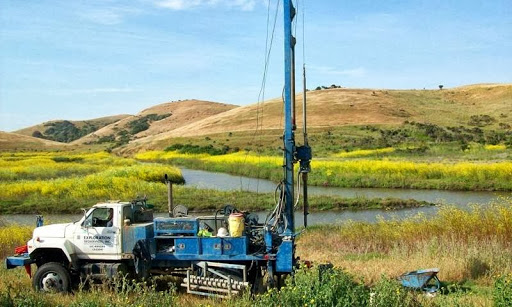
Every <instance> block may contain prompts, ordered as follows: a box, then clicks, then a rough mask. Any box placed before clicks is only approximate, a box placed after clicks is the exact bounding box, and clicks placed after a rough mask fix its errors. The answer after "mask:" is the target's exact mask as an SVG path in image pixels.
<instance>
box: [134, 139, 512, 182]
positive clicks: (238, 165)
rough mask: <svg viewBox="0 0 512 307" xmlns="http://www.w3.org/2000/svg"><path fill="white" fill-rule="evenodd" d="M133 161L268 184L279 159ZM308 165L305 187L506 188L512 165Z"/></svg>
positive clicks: (154, 156)
mask: <svg viewBox="0 0 512 307" xmlns="http://www.w3.org/2000/svg"><path fill="white" fill-rule="evenodd" d="M391 149H392V148H391ZM391 149H389V148H388V149H386V148H385V149H382V150H386V151H389V150H391ZM374 151H375V150H374ZM135 158H136V159H139V160H143V161H170V162H173V161H175V162H179V163H180V164H184V165H186V166H189V167H193V168H199V169H205V170H210V171H218V172H227V173H233V174H237V175H245V176H250V177H259V178H266V179H271V180H276V179H277V180H278V179H279V178H280V176H281V172H282V171H281V168H280V166H281V165H282V158H281V157H274V156H259V155H255V154H249V153H246V152H237V153H233V154H227V155H218V156H209V155H206V154H186V153H179V152H177V151H172V152H164V151H151V152H145V153H141V154H137V155H135ZM311 167H312V172H311V173H310V176H309V183H310V184H312V185H327V186H336V187H386V188H417V189H443V190H445V189H446V190H450V189H451V190H512V162H507V161H505V162H488V163H486V162H457V163H450V162H430V163H427V162H414V161H407V160H386V159H341V160H340V159H321V160H319V159H316V160H315V159H313V161H312V162H311Z"/></svg>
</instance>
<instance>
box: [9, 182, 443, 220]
mask: <svg viewBox="0 0 512 307" xmlns="http://www.w3.org/2000/svg"><path fill="white" fill-rule="evenodd" d="M147 187H150V188H151V189H146V193H144V194H143V195H145V196H146V197H148V202H149V203H150V204H153V205H154V206H155V211H156V212H167V209H168V208H167V187H166V186H165V184H163V183H154V184H150V185H147ZM173 194H174V200H175V203H176V204H181V205H185V206H186V207H188V208H189V210H190V211H191V212H206V211H214V210H216V209H219V208H222V207H223V206H225V205H226V204H231V205H234V206H235V207H237V208H238V209H239V210H247V211H268V210H270V209H272V208H273V207H274V206H275V202H274V194H273V193H255V192H246V191H216V190H210V189H198V188H193V187H185V186H174V187H173ZM134 196H136V195H135V194H134V195H133V197H131V198H124V199H122V198H114V199H122V200H123V201H131V200H132V199H134ZM108 199H109V198H104V197H102V196H99V197H98V196H96V195H94V194H93V193H91V194H87V193H83V194H82V196H81V197H74V196H73V195H69V194H68V195H51V194H49V195H44V194H42V193H38V192H37V191H36V192H32V193H30V194H26V195H25V196H24V197H19V198H12V199H1V200H0V214H48V213H51V214H69V213H80V212H81V208H89V207H91V206H92V205H94V204H96V203H98V202H102V201H105V200H108ZM308 199H309V206H310V211H327V210H367V209H386V210H396V209H404V208H417V207H424V206H433V205H434V204H432V203H428V202H424V201H416V200H413V199H409V200H402V199H397V198H364V197H359V198H343V197H339V196H310V197H309V198H308Z"/></svg>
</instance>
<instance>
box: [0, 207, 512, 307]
mask: <svg viewBox="0 0 512 307" xmlns="http://www.w3.org/2000/svg"><path fill="white" fill-rule="evenodd" d="M511 217H512V206H511V203H510V201H504V202H503V203H500V204H495V205H493V206H491V207H490V208H487V209H486V210H484V209H482V208H480V207H474V208H473V209H472V210H470V211H463V210H459V209H456V208H450V207H446V208H444V209H441V210H440V212H439V214H438V215H437V216H435V217H434V218H432V219H426V218H425V217H423V216H416V217H412V218H410V219H408V220H403V221H380V222H378V223H375V224H367V223H355V222H354V223H348V224H345V225H339V226H318V227H310V228H308V230H307V231H306V232H304V233H302V234H301V235H300V236H299V240H298V242H297V255H299V256H300V257H301V259H305V260H312V261H313V262H314V263H316V264H318V263H324V262H326V261H329V262H331V263H333V264H334V266H335V268H334V269H333V270H332V271H328V272H327V273H326V274H325V275H323V276H322V277H321V278H322V281H320V277H319V275H318V271H317V270H316V269H315V268H312V269H301V270H299V271H298V273H297V274H296V275H295V279H294V281H293V282H292V281H291V280H289V281H288V282H287V284H286V285H285V287H284V288H282V289H281V290H280V291H276V290H270V291H268V292H265V293H263V294H260V295H257V296H254V297H251V296H249V295H244V296H242V297H239V298H235V299H232V300H226V301H218V300H212V299H203V298H195V297H191V296H188V295H182V294H179V293H177V292H176V290H175V287H174V286H172V285H171V287H170V288H169V287H163V288H164V289H166V290H162V289H160V288H162V287H157V286H156V285H158V284H161V283H162V282H163V283H164V284H165V283H166V282H165V281H162V282H159V283H154V284H153V285H151V284H148V285H147V286H145V285H143V284H133V283H124V282H123V281H118V287H117V289H118V291H113V290H112V289H113V287H109V286H108V285H107V286H106V285H100V286H95V287H93V288H92V289H90V290H85V289H82V288H80V289H79V290H78V291H77V292H75V294H73V295H59V294H50V295H38V294H36V293H35V292H33V291H32V290H29V289H30V281H29V279H28V277H27V276H26V274H25V273H24V271H23V270H21V269H18V270H12V271H7V270H5V269H3V268H2V269H0V305H8V304H9V303H12V304H13V305H15V306H27V305H31V306H106V305H110V306H113V305H115V306H129V305H133V304H141V305H142V306H158V305H160V306H161V305H162V304H172V305H178V306H188V305H202V306H208V305H210V306H214V305H222V306H304V305H308V306H367V305H368V304H369V301H370V296H372V304H373V306H493V305H494V306H507V302H510V300H511V299H512V275H511V273H512V265H511V264H510V261H509V259H510V258H511V257H512V248H511V246H510V241H511V240H512V219H511ZM29 231H30V229H28V228H26V227H19V226H10V227H5V226H4V227H0V242H1V243H2V246H4V250H3V251H2V254H1V255H0V256H2V257H4V256H5V255H7V254H8V250H9V249H12V248H13V247H14V246H16V245H18V244H23V242H24V240H23V238H21V237H22V236H27V238H28V237H29V236H30V235H29ZM14 233H16V238H14V239H13V234H14ZM22 234H23V235H22ZM318 238H322V240H319V239H318ZM25 240H26V239H25ZM429 267H438V268H440V273H439V277H440V279H441V281H442V289H441V292H440V294H438V295H437V296H435V297H427V296H425V295H423V294H421V293H418V292H410V291H406V290H405V289H404V288H402V287H400V286H399V285H398V284H397V283H396V281H394V278H395V277H396V276H398V275H400V274H402V273H404V272H407V271H412V270H417V269H421V268H429ZM114 288H115V287H114ZM157 288H158V289H157ZM370 293H375V294H372V295H370Z"/></svg>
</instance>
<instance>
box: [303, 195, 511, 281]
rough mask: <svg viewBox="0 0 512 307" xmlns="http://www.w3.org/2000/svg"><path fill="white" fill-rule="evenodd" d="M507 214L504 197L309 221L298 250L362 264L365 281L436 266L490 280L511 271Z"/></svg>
mask: <svg viewBox="0 0 512 307" xmlns="http://www.w3.org/2000/svg"><path fill="white" fill-rule="evenodd" d="M511 217H512V206H511V205H510V203H509V202H507V203H503V204H496V205H492V206H490V207H476V206H475V207H473V208H471V210H469V211H464V210H461V209H457V208H453V207H443V208H441V209H440V211H439V213H438V215H436V216H435V217H430V218H427V217H425V216H423V215H417V216H414V217H411V218H409V219H406V220H402V221H384V220H381V221H379V222H377V223H374V224H369V223H362V222H350V223H347V224H344V225H341V226H319V227H311V228H310V229H308V231H306V233H305V234H304V235H302V236H301V237H300V240H299V242H300V244H299V252H300V254H301V255H302V256H303V257H304V259H307V258H309V257H312V258H313V259H312V260H329V261H333V262H334V263H336V264H337V265H341V266H344V267H347V268H348V270H349V271H352V272H353V271H360V270H362V271H363V272H364V274H363V275H364V276H365V278H366V279H367V280H370V281H371V280H377V279H378V278H380V275H381V274H387V275H388V276H397V275H399V274H401V273H403V272H406V271H412V270H417V269H421V268H427V267H439V268H440V269H441V273H440V275H441V277H442V279H443V278H444V279H447V280H457V281H462V280H466V279H469V280H476V281H479V282H481V283H483V284H486V285H489V284H491V283H492V280H493V276H496V275H501V274H507V273H510V272H512V264H511V263H510V261H509V259H510V258H511V257H512V245H511V244H510V242H512V219H511ZM318 238H322V240H319V239H318ZM319 251H322V252H319Z"/></svg>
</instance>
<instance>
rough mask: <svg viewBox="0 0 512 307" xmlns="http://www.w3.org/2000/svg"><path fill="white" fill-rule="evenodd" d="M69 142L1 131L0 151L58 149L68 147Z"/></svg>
mask: <svg viewBox="0 0 512 307" xmlns="http://www.w3.org/2000/svg"><path fill="white" fill-rule="evenodd" d="M67 146H68V145H67V144H63V143H59V142H54V141H49V140H44V139H39V138H35V137H32V136H26V135H23V134H18V133H11V132H4V131H0V151H23V150H34V149H37V150H58V149H66V148H67Z"/></svg>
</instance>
